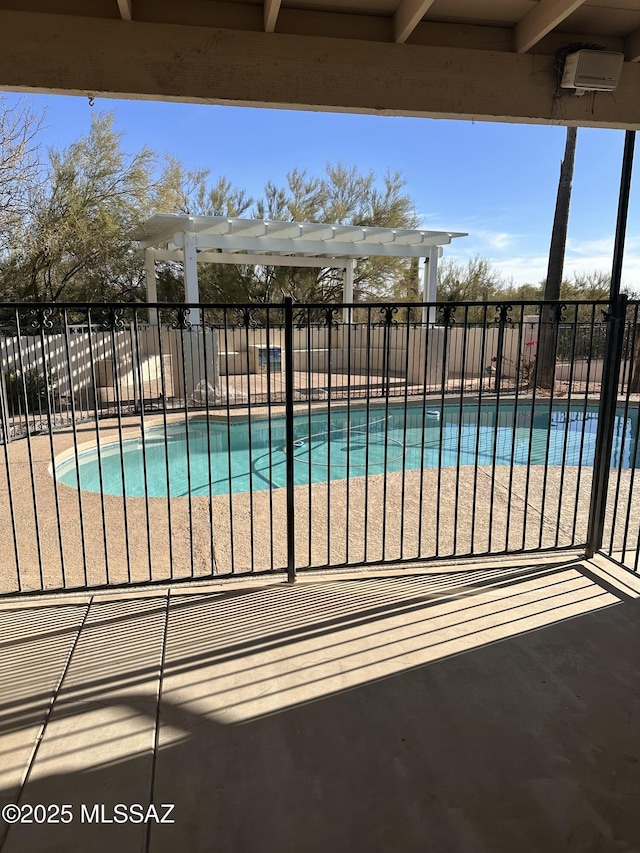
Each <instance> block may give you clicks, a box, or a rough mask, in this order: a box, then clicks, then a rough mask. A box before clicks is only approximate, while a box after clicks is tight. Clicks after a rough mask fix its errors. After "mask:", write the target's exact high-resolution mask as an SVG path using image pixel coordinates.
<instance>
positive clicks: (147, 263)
mask: <svg viewBox="0 0 640 853" xmlns="http://www.w3.org/2000/svg"><path fill="white" fill-rule="evenodd" d="M144 277H145V284H146V287H147V302H157V301H158V282H157V279H156V253H155V251H154V250H153V249H145V250H144ZM147 322H148V323H149V324H150V325H151V326H157V325H158V311H157V309H156V308H150V309H149V313H148V315H147Z"/></svg>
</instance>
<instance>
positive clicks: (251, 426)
mask: <svg viewBox="0 0 640 853" xmlns="http://www.w3.org/2000/svg"><path fill="white" fill-rule="evenodd" d="M637 315H638V304H636V303H633V304H629V305H627V304H626V302H625V300H624V299H622V300H620V301H618V302H616V304H615V305H613V306H609V305H608V304H607V303H605V302H580V303H563V304H557V303H541V302H519V303H509V304H507V303H497V304H477V303H463V304H454V303H444V304H410V305H409V304H384V305H382V304H365V305H315V304H314V305H299V304H292V303H291V302H290V301H285V304H278V305H198V306H184V305H150V306H149V305H142V306H132V305H126V306H125V305H121V304H120V305H102V304H100V305H95V304H94V305H65V306H54V305H48V306H34V305H32V304H30V305H5V306H2V311H1V312H0V362H1V368H2V370H1V372H0V440H1V442H2V444H1V445H0V459H1V460H2V462H1V463H0V525H1V533H2V549H3V558H2V563H1V565H0V592H2V593H21V592H27V591H32V590H43V589H69V588H85V587H99V586H103V585H120V584H131V583H150V582H151V583H153V582H167V581H179V580H180V581H181V580H192V579H196V578H206V577H212V576H214V577H216V578H221V577H227V576H238V575H243V574H258V573H267V574H268V573H279V572H286V573H287V574H288V576H289V578H290V579H293V577H294V576H295V574H296V573H299V572H302V571H305V570H311V569H313V570H319V569H323V568H328V567H338V566H351V565H362V564H382V563H396V564H403V563H410V562H414V561H417V560H429V559H445V558H461V557H464V556H474V557H475V556H485V555H499V554H512V553H518V552H531V551H543V550H559V549H572V550H576V551H579V550H587V551H588V552H589V553H596V552H598V551H601V550H602V551H603V552H604V553H606V554H607V555H609V556H611V557H612V558H614V559H617V560H618V561H619V562H620V563H621V564H624V565H627V567H630V568H632V569H634V570H637V568H638V563H639V557H638V529H637V527H638V522H637V518H638V514H637V510H636V506H635V503H634V477H635V468H636V465H637V457H638V454H637V450H638V392H639V391H640V359H639V357H638V351H639V350H640V340H636V338H637V326H638V316H637ZM545 364H546V365H547V366H548V365H549V364H551V378H550V379H549V377H548V376H547V378H546V380H545V371H544V369H543V368H544V365H545ZM547 373H548V371H547ZM636 491H637V490H636Z"/></svg>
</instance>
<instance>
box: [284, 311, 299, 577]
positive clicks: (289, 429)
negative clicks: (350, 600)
mask: <svg viewBox="0 0 640 853" xmlns="http://www.w3.org/2000/svg"><path fill="white" fill-rule="evenodd" d="M284 382H285V443H286V447H285V456H286V477H287V580H288V582H289V583H293V582H294V581H295V579H296V535H295V534H296V528H295V501H294V493H293V489H294V485H295V483H294V464H295V459H294V456H293V442H294V440H295V436H294V433H293V299H292V298H291V297H290V296H285V300H284Z"/></svg>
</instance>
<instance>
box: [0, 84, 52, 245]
mask: <svg viewBox="0 0 640 853" xmlns="http://www.w3.org/2000/svg"><path fill="white" fill-rule="evenodd" d="M43 120H44V117H43V115H38V114H36V113H35V112H33V110H31V109H30V108H29V107H28V106H27V104H26V103H25V102H21V103H18V104H16V105H15V106H13V107H11V106H8V105H7V100H6V98H3V97H0V252H3V253H4V252H6V251H7V250H8V249H9V248H10V246H11V244H12V242H13V239H14V234H15V230H16V229H17V228H19V227H20V224H21V223H22V222H23V220H24V219H25V217H27V216H28V212H29V207H30V198H31V195H32V192H33V190H34V188H35V187H36V186H37V185H38V178H39V173H40V168H41V163H40V145H39V143H38V141H37V136H38V132H39V131H40V129H41V127H42V122H43Z"/></svg>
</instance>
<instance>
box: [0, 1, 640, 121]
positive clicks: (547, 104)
mask: <svg viewBox="0 0 640 853" xmlns="http://www.w3.org/2000/svg"><path fill="white" fill-rule="evenodd" d="M587 44H588V45H598V46H601V47H603V48H606V49H608V50H613V51H618V52H621V53H623V54H624V56H625V62H624V66H623V70H622V76H621V80H620V83H619V85H618V88H617V90H616V91H615V94H612V93H607V92H605V93H598V94H588V95H586V96H584V97H576V96H575V94H572V93H571V91H570V90H561V89H560V88H559V78H558V68H557V67H556V66H557V63H556V52H557V51H558V50H559V49H565V48H567V47H568V46H569V45H587ZM0 47H1V50H0V88H4V89H16V90H24V91H29V90H31V91H43V92H67V93H69V92H74V93H83V94H91V95H93V96H95V97H100V96H105V97H106V96H110V97H112V96H116V97H134V98H156V99H168V100H181V101H192V102H205V103H216V104H241V105H251V106H273V107H286V108H294V109H312V110H338V111H345V112H368V113H385V114H394V115H408V116H431V117H440V118H443V117H447V118H467V119H489V120H500V121H519V122H543V123H557V124H580V125H591V126H602V127H620V128H629V129H634V128H637V127H639V126H640V99H639V98H638V97H637V93H638V91H640V66H639V65H638V60H639V59H640V0H539V2H538V0H346V2H337V0H264V2H262V0H234V2H217V0H180V2H178V0H0Z"/></svg>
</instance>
